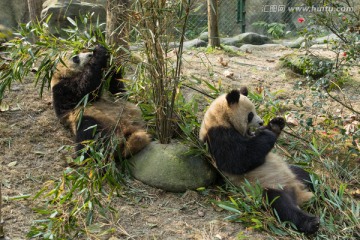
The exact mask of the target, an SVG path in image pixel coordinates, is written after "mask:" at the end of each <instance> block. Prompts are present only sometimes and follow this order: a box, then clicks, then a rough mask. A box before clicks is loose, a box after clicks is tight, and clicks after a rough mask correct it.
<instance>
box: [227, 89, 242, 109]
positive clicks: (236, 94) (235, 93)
mask: <svg viewBox="0 0 360 240" xmlns="http://www.w3.org/2000/svg"><path fill="white" fill-rule="evenodd" d="M239 99H240V91H239V90H232V91H231V92H229V93H228V94H227V95H226V100H227V102H228V105H229V106H230V105H231V104H234V103H238V102H239Z"/></svg>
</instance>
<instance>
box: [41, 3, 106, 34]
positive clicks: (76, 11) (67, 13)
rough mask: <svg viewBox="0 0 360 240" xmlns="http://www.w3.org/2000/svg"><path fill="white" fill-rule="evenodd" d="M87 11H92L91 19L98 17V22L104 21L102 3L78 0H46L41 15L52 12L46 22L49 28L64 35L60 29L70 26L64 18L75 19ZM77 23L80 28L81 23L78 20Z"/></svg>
mask: <svg viewBox="0 0 360 240" xmlns="http://www.w3.org/2000/svg"><path fill="white" fill-rule="evenodd" d="M87 13H94V16H93V19H94V20H96V19H97V18H99V22H100V23H105V22H106V10H105V7H104V6H103V5H99V4H91V3H86V2H80V1H78V0H75V1H66V0H48V1H46V2H44V4H43V10H42V11H41V16H42V17H44V16H48V15H50V14H52V16H51V19H50V21H49V23H48V24H49V26H50V29H51V30H52V32H53V33H54V34H56V35H60V36H66V34H65V33H64V32H63V31H61V29H63V28H68V27H70V26H72V25H71V23H70V22H69V21H68V20H67V19H66V18H67V17H70V18H71V19H73V20H75V19H78V17H79V16H80V15H82V16H85V14H87ZM78 24H79V27H80V28H81V27H82V25H81V23H80V21H78Z"/></svg>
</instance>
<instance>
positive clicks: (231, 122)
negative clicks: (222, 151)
mask: <svg viewBox="0 0 360 240" xmlns="http://www.w3.org/2000/svg"><path fill="white" fill-rule="evenodd" d="M226 95H227V94H223V95H221V96H219V97H218V98H216V99H215V100H214V101H213V102H212V103H211V105H210V107H209V108H208V110H207V111H206V113H205V116H204V119H203V121H202V123H201V127H200V140H201V141H203V142H204V141H205V137H206V134H207V132H208V130H209V129H210V128H212V127H217V126H221V127H231V126H233V127H234V128H235V129H236V130H237V131H238V132H239V133H241V134H242V135H244V136H245V135H246V134H248V133H247V131H248V130H249V128H250V127H260V124H262V123H263V120H262V119H261V118H260V117H259V116H258V115H257V114H256V111H255V106H254V104H253V103H252V102H251V101H250V100H249V99H248V98H247V97H245V96H244V97H241V98H240V100H239V104H237V105H234V106H229V104H228V103H227V100H226ZM248 112H253V113H254V118H253V119H252V121H251V122H250V123H248V122H247V117H248V116H247V115H246V114H244V113H248Z"/></svg>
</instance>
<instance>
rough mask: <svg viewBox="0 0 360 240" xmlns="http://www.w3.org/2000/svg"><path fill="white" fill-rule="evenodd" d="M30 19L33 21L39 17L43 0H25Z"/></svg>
mask: <svg viewBox="0 0 360 240" xmlns="http://www.w3.org/2000/svg"><path fill="white" fill-rule="evenodd" d="M27 3H28V9H29V17H30V21H32V22H35V21H36V20H39V19H40V15H41V10H42V4H43V0H27Z"/></svg>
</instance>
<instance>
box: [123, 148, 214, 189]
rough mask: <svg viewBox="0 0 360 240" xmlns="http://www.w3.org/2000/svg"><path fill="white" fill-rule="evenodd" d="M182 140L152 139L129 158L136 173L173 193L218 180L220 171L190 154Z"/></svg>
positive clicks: (143, 179) (136, 175) (151, 183)
mask: <svg viewBox="0 0 360 240" xmlns="http://www.w3.org/2000/svg"><path fill="white" fill-rule="evenodd" d="M188 152H189V148H188V147H187V146H185V145H183V144H181V143H177V142H174V143H171V144H160V143H158V142H152V143H151V144H150V145H148V146H147V147H146V148H145V149H143V150H142V151H141V152H140V153H138V154H136V155H135V156H134V157H133V158H131V159H130V160H129V163H130V170H131V173H132V175H133V176H134V177H135V178H136V179H138V180H140V181H141V182H143V183H145V184H148V185H150V186H153V187H157V188H160V189H163V190H166V191H170V192H185V191H186V190H188V189H190V190H194V189H197V188H199V187H206V186H209V185H211V184H213V183H214V181H215V180H216V177H217V171H216V170H215V169H214V168H213V167H212V166H211V165H210V163H209V162H208V161H207V160H206V159H204V158H202V157H201V156H194V155H191V154H190V155H189V154H187V153H188Z"/></svg>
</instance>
